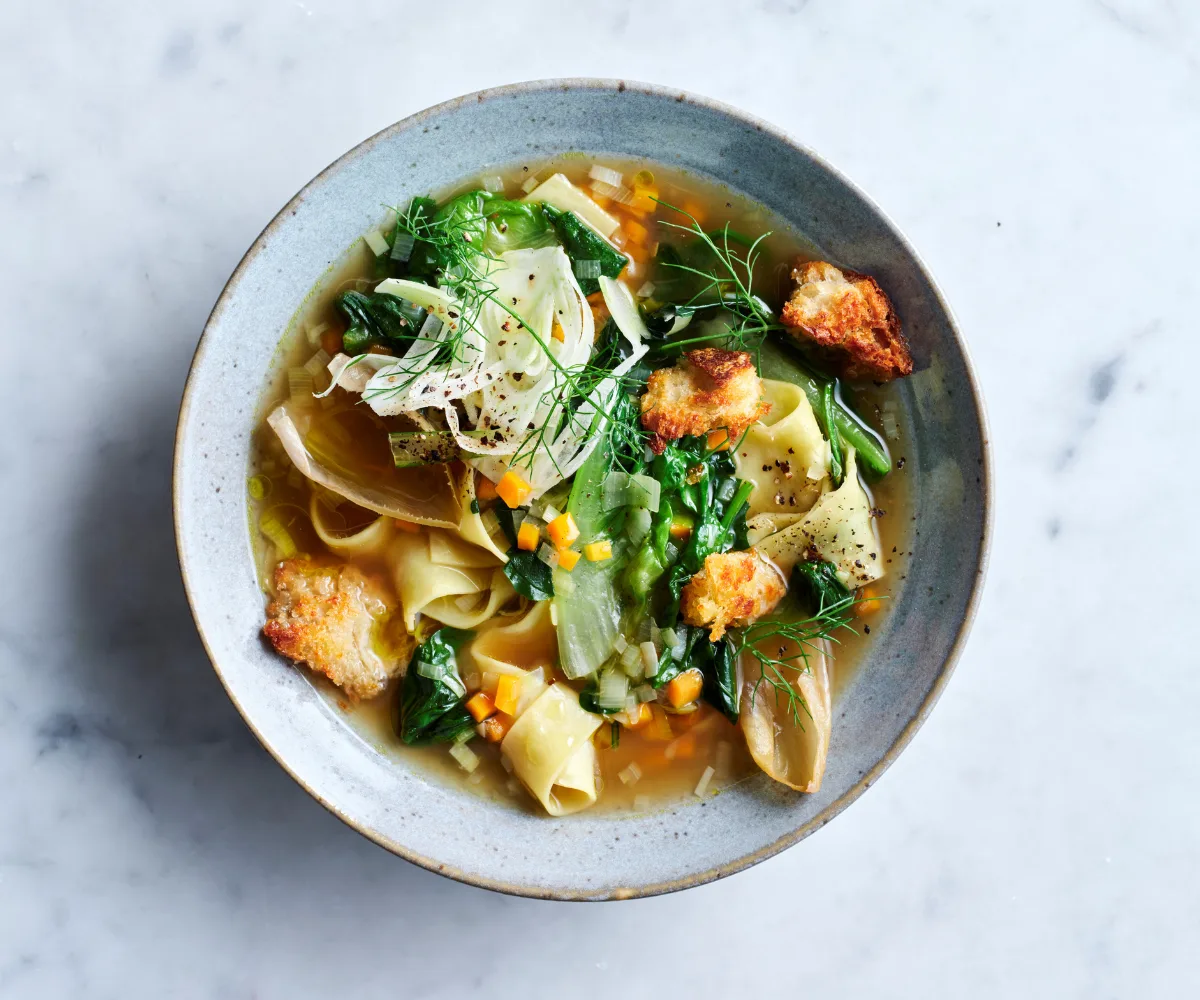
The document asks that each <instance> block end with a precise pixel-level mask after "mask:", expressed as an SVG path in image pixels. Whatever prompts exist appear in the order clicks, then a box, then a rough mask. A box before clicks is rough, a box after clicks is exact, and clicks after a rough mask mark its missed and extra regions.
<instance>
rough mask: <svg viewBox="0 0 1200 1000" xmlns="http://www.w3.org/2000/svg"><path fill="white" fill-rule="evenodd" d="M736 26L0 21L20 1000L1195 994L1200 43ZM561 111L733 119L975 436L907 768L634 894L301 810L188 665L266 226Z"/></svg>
mask: <svg viewBox="0 0 1200 1000" xmlns="http://www.w3.org/2000/svg"><path fill="white" fill-rule="evenodd" d="M901 8H903V9H901ZM733 9H734V7H733V5H729V4H722V3H720V2H719V0H703V2H693V3H682V2H678V3H653V2H650V3H646V2H643V3H626V2H625V0H612V2H610V3H607V4H601V5H599V6H596V5H591V6H587V7H585V6H583V5H573V4H566V3H562V4H554V3H548V4H542V5H538V6H537V7H536V8H525V9H521V10H519V11H514V12H511V13H510V12H509V11H508V10H507V9H505V8H504V7H503V5H496V4H471V3H462V2H455V0H450V2H447V3H443V4H438V5H424V4H422V5H417V4H403V3H401V4H398V3H394V2H390V3H389V2H362V3H347V2H340V3H334V2H333V0H305V2H300V0H296V2H281V3H255V4H249V3H245V2H240V3H239V2H234V0H206V2H204V3H200V2H198V0H184V2H180V3H174V4H150V3H137V2H126V3H114V2H111V0H110V2H106V3H91V4H84V3H68V2H65V0H47V2H44V3H41V4H36V5H35V4H15V3H10V4H4V5H2V6H0V301H3V302H4V303H5V306H4V308H3V310H2V315H3V321H2V323H0V330H2V331H3V337H4V341H3V342H4V346H5V348H6V351H7V353H8V356H9V359H10V360H9V362H8V364H7V365H6V366H5V371H4V375H3V386H4V390H3V392H0V426H3V427H4V434H3V435H2V436H0V476H2V477H3V478H2V484H3V491H2V492H3V497H4V508H3V510H4V516H3V517H2V518H0V551H2V552H4V553H5V556H6V559H7V563H8V565H9V567H10V572H9V573H7V574H6V575H5V576H4V577H3V578H2V579H0V595H2V596H0V609H3V610H2V611H0V997H3V998H5V1000H7V998H9V997H12V998H22V1000H23V998H57V997H88V998H109V997H113V998H122V1000H132V998H140V997H154V998H158V997H164V996H171V997H188V998H190V997H204V998H208V997H212V998H250V997H255V998H274V997H281V998H282V997H286V998H301V997H325V996H341V995H355V996H380V997H384V996H387V997H396V996H399V997H413V998H416V997H423V998H443V997H445V998H449V997H466V996H489V997H491V996H497V995H508V994H510V993H512V994H515V993H516V992H517V990H518V989H520V991H521V994H522V995H525V996H529V997H559V996H573V995H584V994H585V993H588V994H590V993H594V992H597V991H599V990H601V989H603V990H606V991H611V990H617V991H618V992H619V994H620V995H622V996H626V997H655V996H663V995H672V994H673V993H674V992H675V991H678V992H679V993H680V994H681V995H690V996H701V997H708V996H712V997H717V996H747V995H755V994H764V993H770V994H775V993H782V992H783V991H784V990H787V991H788V992H803V993H809V992H813V993H817V992H824V993H825V994H826V995H839V996H856V997H858V996H861V997H868V996H870V997H877V996H887V997H907V996H912V997H922V998H925V997H963V996H971V997H974V998H992V997H996V998H999V997H1010V996H1029V997H1054V998H1062V997H1080V998H1108V997H1139V998H1143V997H1178V996H1182V995H1185V994H1186V993H1187V992H1188V988H1189V986H1190V988H1192V989H1194V986H1195V983H1196V981H1197V980H1198V979H1200V961H1198V958H1197V955H1198V952H1197V949H1196V940H1197V933H1198V932H1200V903H1198V902H1197V900H1198V899H1200V893H1198V892H1197V890H1198V889H1200V885H1198V884H1197V883H1198V878H1197V875H1196V872H1197V870H1198V866H1197V858H1196V854H1197V844H1198V843H1200V805H1198V804H1197V797H1196V788H1197V769H1198V768H1197V764H1198V761H1200V727H1198V726H1197V724H1196V721H1195V719H1196V709H1195V705H1196V702H1197V698H1198V697H1200V670H1197V667H1198V666H1200V657H1197V655H1196V652H1195V643H1194V638H1193V636H1192V635H1191V634H1190V633H1191V628H1190V626H1191V624H1192V623H1193V622H1194V621H1195V620H1196V612H1195V608H1196V607H1197V602H1198V600H1200V593H1198V592H1197V586H1196V583H1195V580H1194V575H1193V572H1192V568H1193V566H1194V565H1195V562H1196V560H1197V558H1198V557H1200V548H1198V546H1197V542H1196V536H1195V532H1194V531H1193V530H1192V529H1191V528H1190V526H1189V525H1188V523H1187V520H1186V517H1187V513H1188V512H1187V504H1186V497H1187V496H1188V495H1189V493H1190V492H1191V491H1194V490H1195V488H1196V486H1197V485H1198V484H1197V475H1196V472H1195V467H1194V465H1192V464H1190V463H1186V462H1181V461H1180V460H1179V459H1180V456H1183V455H1186V454H1187V451H1186V450H1185V448H1186V446H1188V445H1190V444H1191V443H1192V438H1193V432H1192V425H1193V424H1194V416H1193V415H1192V409H1191V405H1190V403H1189V402H1188V400H1189V399H1194V398H1195V395H1196V394H1195V390H1194V388H1193V389H1191V390H1189V389H1188V386H1189V385H1190V384H1192V383H1191V382H1190V381H1189V376H1190V369H1191V364H1190V363H1189V362H1188V360H1187V359H1189V358H1190V357H1191V356H1192V355H1194V347H1193V344H1194V342H1195V341H1194V338H1195V331H1194V329H1193V327H1194V320H1193V315H1194V313H1193V309H1194V307H1193V304H1192V303H1193V296H1194V295H1195V294H1196V291H1195V288H1196V268H1197V263H1198V254H1197V251H1198V249H1200V199H1198V198H1197V196H1196V172H1197V166H1198V163H1197V159H1198V158H1197V152H1198V151H1200V98H1198V95H1200V7H1196V6H1195V5H1189V4H1184V3H1182V2H1178V0H1177V2H1174V3H1172V2H1169V0H1162V2H1157V3H1155V2H1150V0H1146V2H1142V3H1139V2H1137V0H1091V2H1085V0H1061V2H1056V3H1053V4H1046V3H1034V2H1031V0H1014V2H1012V3H1008V4H1003V5H999V4H992V3H988V2H983V0H975V2H967V3H955V4H950V3H934V2H922V3H909V4H902V5H901V4H892V3H886V2H884V0H879V2H877V3H868V2H859V0H854V2H845V3H832V2H828V0H812V2H807V3H806V2H803V0H790V2H789V0H761V2H758V3H754V4H751V3H744V4H738V5H737V11H738V12H737V14H736V16H734V15H733V14H732V13H731V12H732V10H733ZM556 12H557V13H556ZM563 75H596V76H628V77H630V78H633V79H643V80H650V81H655V82H660V83H666V84H671V85H676V86H680V87H684V88H689V89H693V90H696V91H698V92H702V93H706V94H709V95H711V96H713V97H716V98H719V99H722V100H725V101H729V102H731V103H735V104H738V105H741V106H743V107H745V108H747V109H748V110H750V111H752V112H754V113H756V114H759V115H761V116H763V117H765V118H768V119H771V120H773V121H775V122H777V123H778V124H780V125H781V126H783V127H784V128H786V129H788V130H790V131H791V132H792V133H793V134H795V135H797V136H799V137H800V138H801V139H802V140H803V141H805V142H807V143H808V144H810V145H811V146H813V147H814V148H816V149H817V150H819V151H820V152H821V153H823V154H824V155H825V156H827V157H828V158H829V159H830V160H831V161H832V162H833V163H835V164H836V165H838V166H839V167H841V168H842V169H844V170H845V171H846V172H847V173H848V174H849V175H850V176H851V177H852V178H854V179H855V180H856V181H858V182H859V183H860V184H862V185H863V186H864V187H865V188H866V189H867V190H868V191H869V192H870V193H871V194H872V195H873V196H874V197H875V198H876V199H877V200H878V202H879V203H880V204H882V205H883V206H885V208H886V210H887V211H888V212H889V213H890V214H891V215H892V217H893V218H894V219H895V220H896V221H897V222H898V223H899V225H900V226H901V227H902V228H903V229H905V230H906V231H907V233H908V234H909V236H910V237H911V238H912V240H913V241H914V243H915V244H916V246H917V247H918V248H919V249H920V251H921V252H922V254H923V255H924V256H925V258H926V260H927V262H928V263H929V265H930V266H931V268H932V269H933V271H934V273H935V274H937V275H938V276H939V279H940V280H941V282H942V284H943V287H944V289H945V291H946V293H947V295H948V296H949V298H950V301H951V303H952V304H953V305H954V306H955V308H956V310H957V312H958V315H959V318H960V320H961V322H962V326H963V329H964V330H965V331H966V334H967V336H968V338H969V341H970V346H971V348H972V351H973V354H974V358H975V361H976V364H977V366H978V370H979V374H980V376H981V379H982V383H983V387H984V390H985V392H986V395H987V400H988V404H989V410H990V417H991V421H992V432H993V440H994V446H995V473H996V534H995V542H994V549H993V555H992V564H991V573H990V578H989V582H988V587H987V591H986V593H985V597H984V601H983V606H982V610H981V614H980V617H979V620H978V623H977V625H976V628H975V632H974V635H973V638H972V641H971V642H970V644H969V646H968V648H967V651H966V654H965V656H964V658H963V660H962V662H961V663H960V665H959V668H958V673H957V676H956V677H955V678H954V679H953V681H952V682H951V684H950V686H949V689H948V691H947V693H946V695H945V696H944V697H943V699H942V701H941V703H940V705H939V706H938V708H937V710H936V711H935V712H934V714H933V716H932V718H931V719H930V720H929V722H928V723H927V725H926V726H925V728H924V729H923V730H922V732H921V733H920V734H919V736H918V737H917V739H916V740H915V742H914V743H913V744H912V746H911V747H910V748H909V749H908V750H907V751H906V752H905V753H904V755H903V756H902V757H901V759H900V761H899V762H898V763H897V764H896V765H895V766H894V767H893V768H892V769H891V770H890V771H889V772H888V774H887V775H886V776H885V777H884V779H883V780H882V781H881V782H880V783H879V785H878V786H877V787H875V788H872V789H871V790H870V791H869V792H868V793H867V794H866V795H865V796H864V797H863V798H862V799H861V800H860V801H859V802H858V803H857V804H855V805H854V806H853V807H852V808H851V809H850V810H849V811H848V812H847V813H846V814H844V815H843V816H841V817H840V818H838V819H837V820H836V821H835V822H834V823H833V824H832V825H831V826H829V827H828V828H826V829H825V830H822V831H821V832H819V833H818V834H816V835H815V836H814V837H812V838H811V839H809V840H807V841H805V842H804V843H803V844H801V845H800V846H798V847H796V848H794V849H792V850H791V851H788V852H785V853H784V854H783V855H781V856H779V857H777V858H775V859H773V860H771V861H769V862H766V863H765V864H763V865H761V866H759V867H757V868H755V869H752V870H751V871H748V872H745V873H743V874H741V875H738V876H735V877H733V878H731V879H729V880H726V881H724V882H720V883H717V884H714V885H711V886H707V887H703V888H700V889H696V890H692V891H689V892H686V893H684V894H682V895H676V896H671V897H663V898H658V899H651V900H644V901H638V902H634V903H614V904H596V905H570V904H547V903H538V902H533V901H528V900H517V899H510V898H505V897H501V896H497V895H492V894H488V893H485V892H483V891H480V890H476V889H472V888H468V887H465V886H461V885H457V884H455V883H452V882H449V881H447V880H444V879H441V878H439V877H437V876H435V875H431V874H428V873H426V872H424V871H421V870H419V869H417V868H414V867H412V866H409V865H407V864H405V863H403V862H401V861H399V860H397V859H395V858H393V857H391V856H390V855H388V854H386V853H385V852H383V851H382V850H380V849H379V848H377V847H375V846H373V845H372V844H370V843H368V842H367V841H365V840H363V839H362V838H360V837H359V836H358V835H357V834H355V833H354V832H353V831H351V830H349V829H348V828H345V827H343V826H342V825H341V824H340V823H339V822H338V821H337V820H336V819H334V818H333V817H332V816H330V815H329V814H327V813H326V812H325V811H324V810H323V809H321V808H320V807H319V806H318V805H316V804H315V803H314V802H313V801H311V800H310V799H309V798H308V796H307V795H306V794H305V793H304V792H303V791H302V790H301V789H300V788H299V787H298V786H296V785H295V784H293V783H292V781H291V779H289V778H288V777H287V776H286V775H285V774H284V773H283V772H282V771H281V770H280V769H279V768H278V767H277V766H276V765H275V764H274V763H273V762H272V761H271V760H270V759H269V758H268V756H267V755H266V753H265V752H264V751H263V750H262V749H261V748H260V747H259V746H258V744H257V743H256V742H255V741H254V739H253V737H252V736H251V735H250V733H249V732H248V730H247V729H246V727H245V726H244V725H243V723H242V722H241V720H240V718H239V717H238V716H237V714H236V712H235V711H234V710H233V708H232V707H231V705H230V704H229V702H228V701H227V700H226V698H225V696H224V694H223V692H222V690H221V688H220V686H219V684H218V683H217V681H216V679H215V677H214V675H213V673H212V671H211V670H210V668H209V666H208V663H207V661H206V659H205V656H204V653H203V651H202V650H201V648H200V645H199V643H198V641H197V639H196V637H195V634H194V632H193V628H192V624H191V619H190V616H189V614H188V611H187V607H186V604H185V601H184V598H183V594H182V589H181V587H180V583H179V580H178V575H177V569H176V563H175V555H174V544H173V538H172V531H171V517H170V509H169V492H170V482H169V471H170V470H169V459H170V455H171V446H172V433H173V429H174V422H175V414H176V407H177V405H178V401H179V396H180V391H181V387H182V383H183V379H184V375H185V373H186V370H187V365H188V361H189V359H190V357H191V353H192V349H193V347H194V345H195V341H196V338H197V336H198V334H199V330H200V328H201V326H202V325H203V322H204V319H205V317H206V315H207V313H208V310H209V308H210V307H211V305H212V303H213V301H214V300H215V298H216V296H217V294H218V292H219V291H220V288H221V286H222V283H223V282H224V280H225V278H226V276H227V275H228V274H229V272H230V271H231V270H232V268H233V267H234V265H235V264H236V263H237V261H238V259H239V257H240V255H241V253H242V252H243V250H244V249H245V248H246V247H247V246H248V245H249V243H250V242H251V240H252V239H253V238H254V236H255V235H256V234H257V232H258V231H259V229H260V228H261V227H262V226H263V225H264V224H265V223H266V222H267V220H268V219H269V218H270V217H271V215H272V214H273V213H274V212H275V211H276V209H277V208H278V207H279V206H280V205H282V204H283V203H284V202H285V201H286V200H287V199H288V198H289V197H290V196H291V194H292V193H293V192H294V191H295V190H296V189H297V188H299V187H300V186H301V185H302V184H303V183H304V182H305V181H306V180H307V179H308V178H309V177H311V176H312V175H313V174H314V173H316V172H317V171H318V170H320V169H321V168H322V167H323V166H325V165H326V164H327V163H328V162H329V161H331V160H333V159H334V158H335V157H336V156H338V155H339V154H340V153H341V152H342V151H343V150H345V149H346V148H348V147H349V146H351V145H353V144H354V143H355V142H357V141H359V140H360V139H361V138H363V137H365V136H366V135H368V134H370V133H372V132H374V131H376V130H377V129H379V128H381V127H383V126H384V125H386V124H388V123H390V122H392V121H394V120H396V119H398V118H401V117H403V116H404V115H407V114H409V113H410V112H412V111H415V110H417V109H420V108H422V107H425V106H427V105H429V104H431V103H434V102H436V101H439V100H442V99H444V98H447V97H451V96H453V95H455V94H458V93H462V92H466V91H470V90H474V89H476V88H479V87H483V86H488V85H492V84H499V83H503V82H508V81H510V80H514V79H527V78H535V77H547V76H563Z"/></svg>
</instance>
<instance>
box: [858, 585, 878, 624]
mask: <svg viewBox="0 0 1200 1000" xmlns="http://www.w3.org/2000/svg"><path fill="white" fill-rule="evenodd" d="M882 604H883V601H881V600H880V599H879V594H877V593H876V592H875V588H874V587H863V589H862V590H860V591H859V592H858V602H857V603H856V604H855V605H854V614H855V615H856V616H857V617H859V618H866V617H867V615H873V614H875V612H877V611H878V610H879V609H880V606H881V605H882Z"/></svg>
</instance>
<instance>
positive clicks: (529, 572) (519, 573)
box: [504, 549, 554, 601]
mask: <svg viewBox="0 0 1200 1000" xmlns="http://www.w3.org/2000/svg"><path fill="white" fill-rule="evenodd" d="M504 575H505V576H507V577H508V579H509V582H510V583H511V584H512V585H513V590H515V591H516V592H517V593H518V594H521V595H522V596H524V597H528V598H529V599H530V600H531V601H548V600H550V598H552V597H553V596H554V573H553V572H552V571H551V569H550V567H549V566H547V565H546V564H545V563H544V562H542V561H541V560H540V559H539V558H538V556H537V553H536V552H526V551H524V550H523V549H518V550H517V551H515V552H510V553H509V556H508V562H507V563H505V564H504Z"/></svg>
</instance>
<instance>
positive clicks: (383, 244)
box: [363, 229, 389, 257]
mask: <svg viewBox="0 0 1200 1000" xmlns="http://www.w3.org/2000/svg"><path fill="white" fill-rule="evenodd" d="M363 242H365V243H366V244H367V246H369V247H370V248H371V253H373V254H374V255H375V256H376V257H382V256H383V255H384V254H385V253H387V252H388V249H389V247H388V242H387V240H386V239H384V237H383V233H381V232H380V231H379V230H378V229H372V230H371V231H370V232H369V233H367V235H366V236H364V237H363Z"/></svg>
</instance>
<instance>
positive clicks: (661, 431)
mask: <svg viewBox="0 0 1200 1000" xmlns="http://www.w3.org/2000/svg"><path fill="white" fill-rule="evenodd" d="M770 408H771V404H770V403H766V402H764V401H763V388H762V381H761V379H759V377H758V372H757V371H756V370H755V368H754V360H753V359H752V358H751V357H750V355H749V354H747V353H746V352H745V351H723V350H720V349H719V348H716V347H703V348H701V349H700V350H697V351H688V352H687V353H686V354H684V355H683V357H682V358H680V359H679V363H678V364H677V365H676V366H675V367H674V368H661V369H659V370H658V371H656V372H654V373H652V374H651V376H650V379H649V381H648V382H647V384H646V394H645V395H644V396H643V397H642V426H643V427H645V428H646V430H648V431H650V447H651V448H653V449H654V451H655V452H657V453H661V452H662V450H663V448H664V447H666V442H667V441H673V440H675V439H676V438H681V437H683V436H684V435H687V434H696V435H699V434H707V433H708V432H709V431H713V430H717V429H718V428H721V429H724V430H726V431H727V432H728V434H729V437H730V438H732V439H734V440H736V439H737V438H739V437H741V435H742V432H743V431H744V430H745V429H746V428H747V427H749V426H750V425H751V424H752V423H754V421H756V420H757V419H758V418H759V417H761V416H763V415H764V414H766V412H767V411H768V410H769V409H770Z"/></svg>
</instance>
